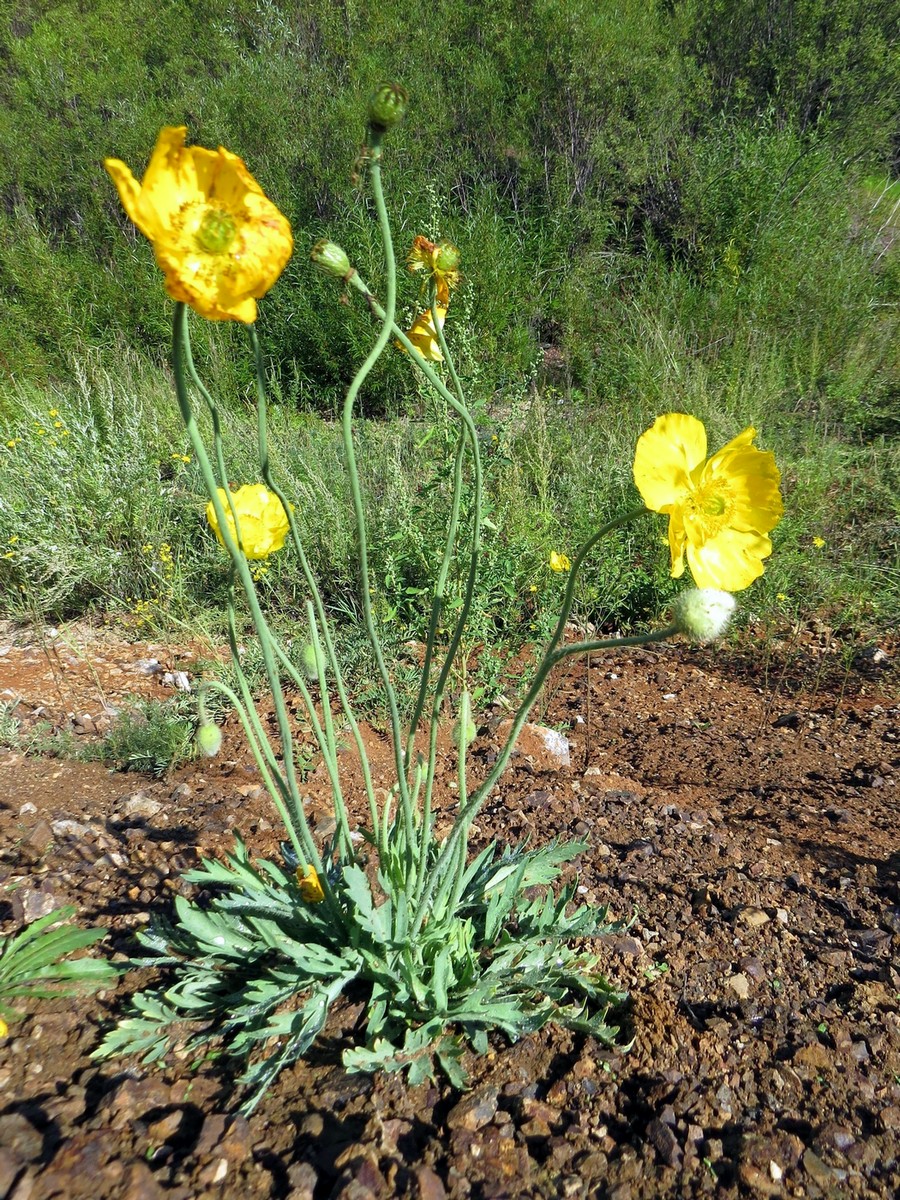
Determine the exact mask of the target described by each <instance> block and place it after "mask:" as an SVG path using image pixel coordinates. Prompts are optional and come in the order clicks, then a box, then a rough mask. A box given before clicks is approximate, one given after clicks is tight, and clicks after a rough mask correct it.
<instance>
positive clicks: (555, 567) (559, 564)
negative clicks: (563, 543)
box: [550, 550, 572, 571]
mask: <svg viewBox="0 0 900 1200" xmlns="http://www.w3.org/2000/svg"><path fill="white" fill-rule="evenodd" d="M571 568H572V564H571V563H570V562H569V560H568V558H567V557H566V555H565V554H558V553H557V552H556V551H555V550H551V551H550V570H551V571H569V570H571Z"/></svg>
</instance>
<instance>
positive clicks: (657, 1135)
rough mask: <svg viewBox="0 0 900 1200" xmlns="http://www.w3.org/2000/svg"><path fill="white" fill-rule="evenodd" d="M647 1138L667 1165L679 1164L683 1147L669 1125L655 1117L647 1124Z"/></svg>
mask: <svg viewBox="0 0 900 1200" xmlns="http://www.w3.org/2000/svg"><path fill="white" fill-rule="evenodd" d="M647 1138H648V1140H649V1142H650V1143H651V1145H652V1146H653V1148H654V1150H655V1151H656V1153H657V1154H658V1155H659V1157H660V1158H661V1159H662V1161H663V1162H664V1163H665V1164H666V1166H668V1167H675V1166H677V1165H678V1163H679V1161H680V1159H681V1147H680V1146H679V1145H678V1139H677V1138H676V1137H675V1134H674V1133H673V1132H672V1130H671V1129H670V1128H669V1126H668V1125H666V1124H665V1123H664V1122H663V1121H660V1120H658V1119H657V1118H655V1117H654V1119H653V1120H652V1121H651V1122H650V1123H649V1124H648V1126H647Z"/></svg>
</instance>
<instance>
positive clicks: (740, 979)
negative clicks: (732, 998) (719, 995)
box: [725, 974, 750, 1000]
mask: <svg viewBox="0 0 900 1200" xmlns="http://www.w3.org/2000/svg"><path fill="white" fill-rule="evenodd" d="M725 986H726V987H729V988H731V990H732V991H733V992H734V994H735V995H736V996H737V997H738V999H740V1000H746V999H747V997H748V996H749V995H750V980H749V979H748V978H747V976H746V975H744V974H738V975H729V976H728V978H727V979H726V980H725Z"/></svg>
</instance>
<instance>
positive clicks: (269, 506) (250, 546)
mask: <svg viewBox="0 0 900 1200" xmlns="http://www.w3.org/2000/svg"><path fill="white" fill-rule="evenodd" d="M217 491H218V493H219V499H220V500H221V502H222V507H223V508H224V510H225V521H226V524H227V525H228V532H229V533H230V534H231V536H232V538H234V539H235V540H236V541H238V542H239V544H240V545H241V547H242V549H243V551H244V554H246V556H247V558H253V559H259V558H268V557H269V555H270V554H274V552H275V551H276V550H280V549H281V547H282V546H283V545H284V539H285V538H286V537H287V535H288V531H289V529H290V525H289V524H288V518H287V513H286V512H285V511H284V505H283V504H282V503H281V501H280V500H279V499H278V497H277V496H276V495H275V493H274V492H270V491H269V489H268V488H267V487H265V486H264V485H263V484H261V483H245V484H244V486H243V487H241V488H238V490H237V491H236V492H233V493H232V496H231V503H232V504H233V505H234V511H235V513H236V514H237V519H238V525H239V526H240V538H238V537H237V535H236V534H235V530H234V518H233V517H232V515H231V509H230V508H229V506H228V493H227V492H226V491H225V489H224V488H218V489H217ZM206 519H207V521H209V523H210V526H211V527H212V530H213V533H215V535H216V537H217V538H218V540H219V545H220V546H222V547H224V546H225V541H224V539H223V537H222V531H221V529H220V528H219V522H218V519H217V517H216V510H215V508H214V507H213V502H212V500H210V502H209V504H207V506H206Z"/></svg>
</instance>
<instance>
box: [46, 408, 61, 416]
mask: <svg viewBox="0 0 900 1200" xmlns="http://www.w3.org/2000/svg"><path fill="white" fill-rule="evenodd" d="M47 416H48V417H58V416H59V409H58V408H48V409H47Z"/></svg>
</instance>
